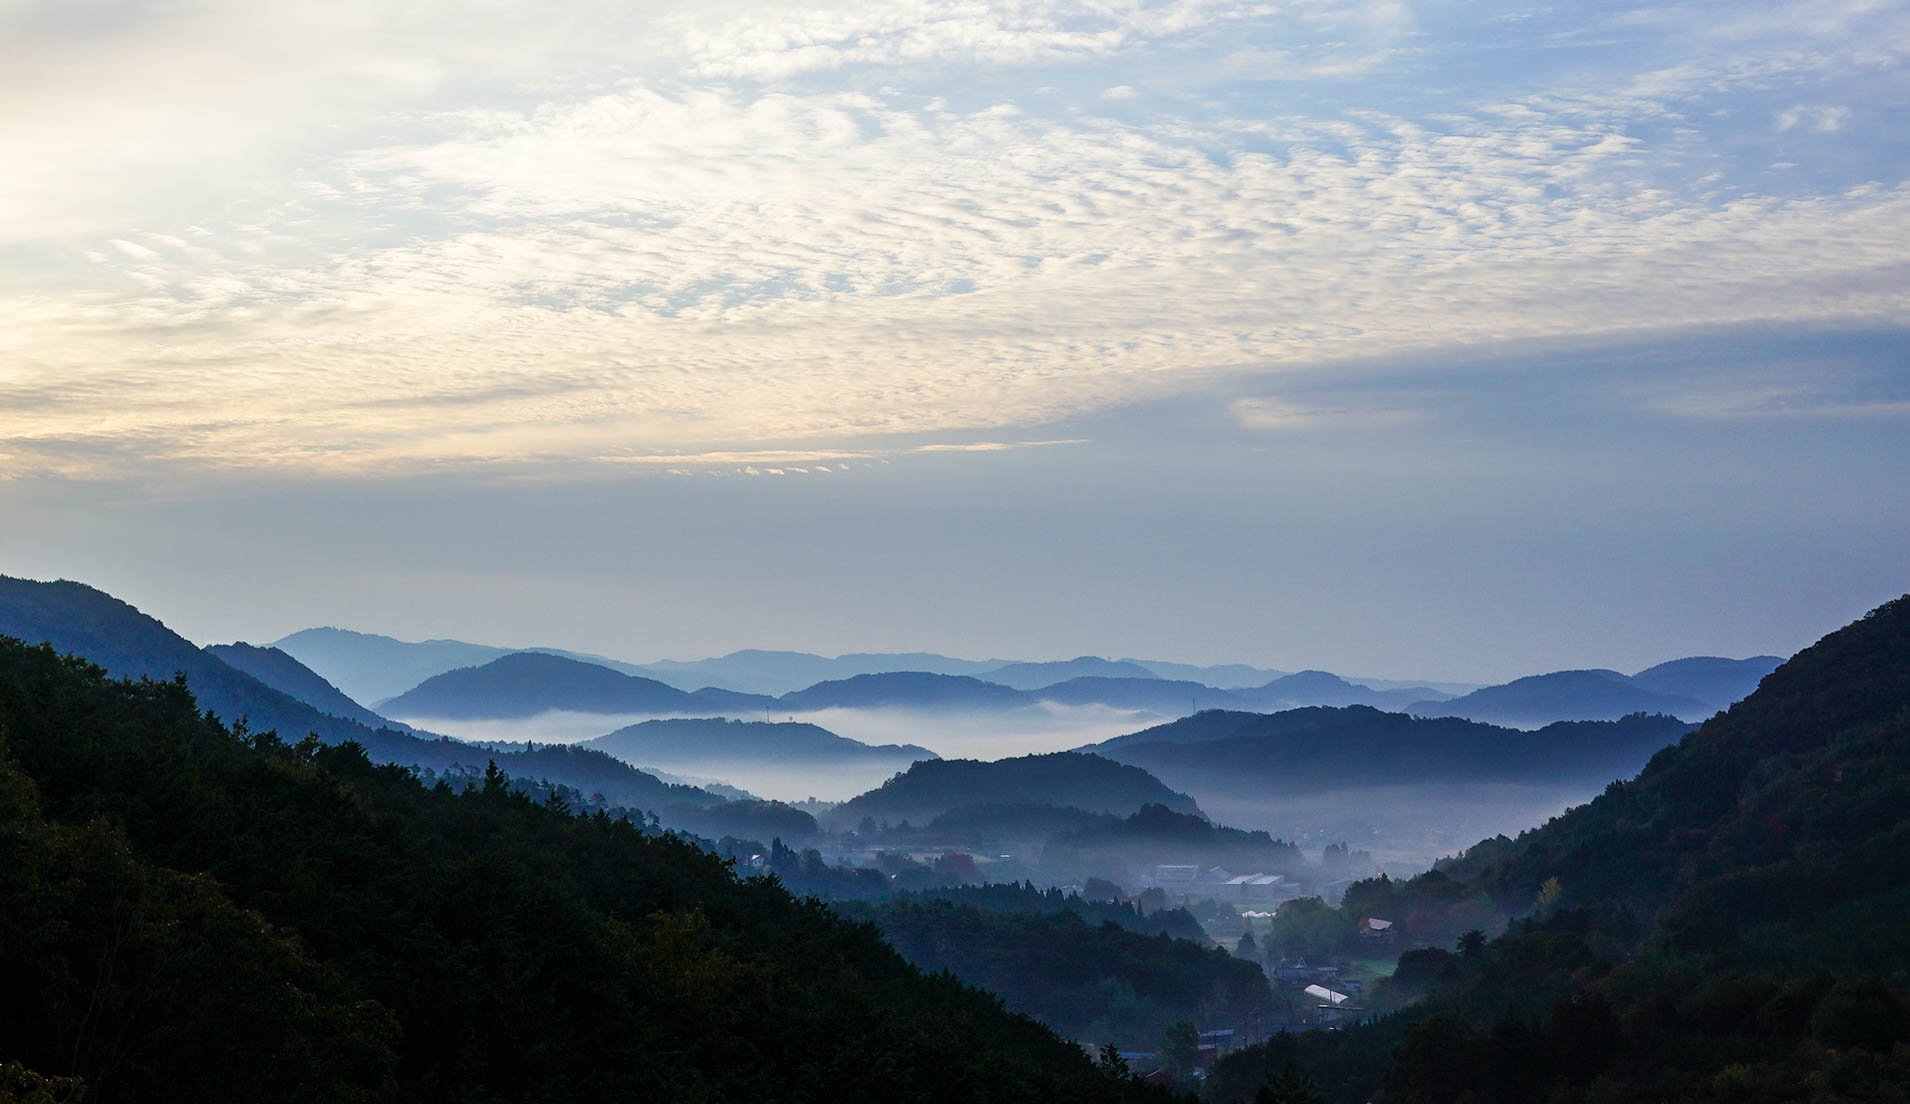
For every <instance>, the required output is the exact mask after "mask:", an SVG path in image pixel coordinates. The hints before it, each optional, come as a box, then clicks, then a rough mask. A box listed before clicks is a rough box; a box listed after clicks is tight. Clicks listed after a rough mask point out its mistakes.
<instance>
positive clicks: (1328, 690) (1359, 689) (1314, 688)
mask: <svg viewBox="0 0 1910 1104" xmlns="http://www.w3.org/2000/svg"><path fill="white" fill-rule="evenodd" d="M1445 696H1446V695H1444V694H1441V693H1440V692H1439V691H1437V690H1434V689H1432V688H1431V687H1426V686H1414V687H1407V688H1400V689H1393V690H1375V689H1373V688H1372V687H1370V686H1362V685H1360V684H1359V683H1355V682H1348V681H1346V680H1345V679H1343V678H1341V677H1340V676H1338V675H1336V674H1333V673H1332V672H1330V671H1300V672H1298V673H1296V674H1291V675H1284V676H1282V677H1280V678H1277V679H1274V680H1273V681H1271V682H1268V683H1265V684H1263V685H1260V686H1256V687H1254V688H1253V689H1251V690H1242V691H1238V692H1237V695H1236V700H1239V701H1241V702H1243V703H1248V704H1251V705H1252V706H1253V707H1255V708H1259V709H1290V708H1292V707H1294V706H1304V705H1370V706H1374V707H1377V708H1380V709H1404V708H1406V706H1408V705H1410V704H1413V703H1415V702H1419V701H1424V700H1428V699H1432V700H1437V699H1442V698H1444V697H1445Z"/></svg>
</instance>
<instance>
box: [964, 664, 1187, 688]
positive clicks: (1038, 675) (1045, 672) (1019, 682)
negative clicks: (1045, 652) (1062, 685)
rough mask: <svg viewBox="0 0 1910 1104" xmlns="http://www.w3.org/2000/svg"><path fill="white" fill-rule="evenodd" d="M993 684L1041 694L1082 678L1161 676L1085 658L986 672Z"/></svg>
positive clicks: (1013, 666)
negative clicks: (1041, 691) (1043, 691)
mask: <svg viewBox="0 0 1910 1104" xmlns="http://www.w3.org/2000/svg"><path fill="white" fill-rule="evenodd" d="M982 676H983V677H984V678H986V679H987V680H988V681H989V682H993V683H997V684H999V685H1001V686H1009V687H1013V688H1014V689H1016V690H1039V689H1041V688H1042V687H1044V686H1053V685H1054V684H1055V683H1057V682H1066V681H1068V680H1069V679H1078V678H1105V679H1156V678H1159V677H1160V676H1159V675H1157V674H1155V673H1154V672H1152V671H1150V670H1148V669H1147V668H1146V667H1143V666H1141V665H1140V664H1138V663H1128V662H1126V661H1116V660H1108V659H1102V658H1100V657H1098V656H1081V657H1080V658H1079V659H1061V660H1054V661H1051V662H1047V663H1008V664H1004V665H1002V666H1000V667H996V668H995V669H993V670H991V671H984V672H982Z"/></svg>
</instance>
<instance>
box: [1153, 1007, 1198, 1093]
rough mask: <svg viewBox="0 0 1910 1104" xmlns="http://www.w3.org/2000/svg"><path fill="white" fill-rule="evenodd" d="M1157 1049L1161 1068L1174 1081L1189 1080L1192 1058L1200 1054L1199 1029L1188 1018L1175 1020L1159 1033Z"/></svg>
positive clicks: (1192, 1065) (1191, 1071) (1192, 1063)
mask: <svg viewBox="0 0 1910 1104" xmlns="http://www.w3.org/2000/svg"><path fill="white" fill-rule="evenodd" d="M1157 1049H1158V1050H1159V1051H1160V1055H1161V1068H1162V1069H1164V1070H1166V1071H1167V1072H1168V1074H1169V1075H1171V1076H1172V1077H1173V1078H1174V1079H1175V1080H1176V1081H1186V1080H1189V1079H1190V1078H1192V1077H1193V1076H1194V1059H1195V1058H1197V1057H1199V1055H1200V1031H1199V1030H1198V1029H1197V1028H1195V1027H1194V1025H1193V1023H1191V1022H1190V1021H1188V1020H1175V1021H1174V1022H1173V1023H1171V1024H1168V1025H1167V1030H1166V1031H1164V1032H1162V1033H1161V1041H1160V1045H1159V1047H1158V1048H1157Z"/></svg>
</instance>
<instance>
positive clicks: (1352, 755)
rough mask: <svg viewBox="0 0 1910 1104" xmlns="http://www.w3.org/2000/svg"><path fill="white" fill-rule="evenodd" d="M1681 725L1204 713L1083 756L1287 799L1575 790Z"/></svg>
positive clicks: (1646, 751)
mask: <svg viewBox="0 0 1910 1104" xmlns="http://www.w3.org/2000/svg"><path fill="white" fill-rule="evenodd" d="M1690 728H1691V726H1690V725H1688V724H1686V723H1684V722H1682V721H1679V720H1677V719H1676V718H1674V717H1665V716H1647V715H1638V716H1632V717H1627V718H1624V719H1622V720H1619V721H1611V722H1588V721H1577V722H1559V723H1557V724H1552V725H1548V726H1547V727H1545V728H1542V729H1540V730H1538V731H1536V732H1526V731H1521V730H1519V729H1512V728H1502V727H1499V726H1496V725H1488V724H1483V723H1480V722H1478V721H1468V720H1464V719H1461V718H1457V717H1446V718H1437V719H1432V718H1424V717H1412V716H1408V715H1406V714H1404V713H1386V712H1382V711H1380V710H1377V709H1374V708H1372V707H1371V706H1364V705H1353V706H1346V707H1342V708H1334V707H1330V706H1313V707H1310V708H1306V709H1294V710H1288V711H1286V712H1282V713H1273V714H1259V713H1229V712H1226V711H1222V710H1214V711H1211V712H1207V713H1202V714H1199V715H1198V716H1195V717H1189V718H1185V719H1183V720H1180V721H1176V722H1173V723H1171V724H1166V725H1160V726H1157V727H1155V728H1151V729H1147V730H1145V731H1142V732H1137V733H1131V734H1129V735H1126V736H1117V737H1115V738H1114V739H1112V740H1108V741H1105V742H1103V743H1100V744H1095V745H1092V746H1091V747H1089V748H1086V749H1083V750H1086V751H1091V752H1093V753H1094V754H1097V755H1103V756H1106V757H1107V758H1110V759H1114V760H1116V761H1117V762H1122V763H1131V764H1134V765H1135V766H1139V767H1142V768H1144V769H1146V770H1148V771H1149V772H1151V773H1153V774H1155V775H1157V776H1159V777H1161V778H1162V779H1165V780H1167V781H1169V782H1170V783H1171V784H1173V785H1177V786H1186V787H1189V788H1191V789H1194V790H1204V789H1208V788H1217V789H1237V788H1242V787H1246V788H1251V789H1255V790H1258V791H1259V792H1262V793H1289V792H1296V791H1308V790H1315V789H1321V788H1332V789H1350V788H1358V787H1372V786H1385V785H1398V784H1404V783H1411V784H1415V785H1421V784H1426V783H1435V782H1457V783H1481V782H1506V781H1534V780H1537V781H1544V782H1546V783H1548V784H1558V783H1562V782H1570V781H1576V782H1579V783H1586V782H1589V783H1592V784H1597V783H1602V782H1603V781H1605V780H1608V779H1611V778H1614V777H1617V776H1620V775H1624V774H1630V773H1632V772H1633V771H1636V770H1637V769H1638V768H1639V767H1640V766H1642V765H1643V764H1644V763H1645V761H1646V760H1648V759H1650V758H1651V756H1652V755H1653V754H1654V753H1655V752H1657V751H1658V750H1659V749H1660V748H1663V747H1664V746H1666V745H1667V744H1670V743H1672V742H1674V741H1676V740H1677V739H1678V738H1679V737H1681V736H1683V735H1684V734H1685V733H1686V732H1688V731H1689V730H1690Z"/></svg>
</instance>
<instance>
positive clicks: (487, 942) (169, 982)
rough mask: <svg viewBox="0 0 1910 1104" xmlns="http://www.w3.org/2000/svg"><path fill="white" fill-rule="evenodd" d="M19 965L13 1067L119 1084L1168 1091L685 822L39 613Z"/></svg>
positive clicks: (1091, 1096)
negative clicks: (583, 793) (412, 755)
mask: <svg viewBox="0 0 1910 1104" xmlns="http://www.w3.org/2000/svg"><path fill="white" fill-rule="evenodd" d="M0 993H4V994H5V996H4V999H0V1071H4V1076H5V1077H6V1080H7V1081H8V1082H10V1083H13V1084H21V1083H26V1084H28V1085H29V1086H31V1084H32V1083H34V1082H36V1081H37V1080H39V1079H41V1078H55V1077H58V1078H65V1077H76V1078H79V1079H81V1080H82V1081H83V1082H84V1083H85V1088H86V1099H87V1100H89V1101H99V1102H102V1104H105V1102H114V1101H140V1102H163V1101H174V1100H177V1101H192V1102H194V1104H215V1102H222V1101H232V1102H247V1104H250V1102H253V1101H261V1100H271V1101H287V1102H307V1101H309V1102H320V1101H444V1102H451V1101H457V1102H467V1101H477V1102H502V1101H549V1102H559V1101H562V1102H570V1101H576V1100H593V1099H607V1100H671V1101H712V1102H716V1101H738V1102H741V1101H752V1102H753V1101H764V1100H787V1101H795V1100H817V1101H822V1100H827V1101H845V1102H848V1101H871V1102H876V1101H881V1102H889V1101H920V1102H930V1101H938V1102H939V1101H960V1100H998V1101H1009V1100H1056V1101H1090V1100H1112V1099H1120V1098H1121V1097H1122V1095H1123V1094H1130V1093H1139V1092H1141V1091H1142V1090H1141V1089H1139V1088H1138V1087H1134V1086H1126V1085H1117V1084H1116V1083H1115V1082H1113V1081H1111V1080H1109V1079H1106V1078H1104V1077H1103V1076H1102V1075H1101V1074H1100V1073H1099V1072H1098V1071H1097V1070H1096V1069H1095V1068H1094V1067H1093V1066H1092V1065H1091V1064H1090V1063H1089V1062H1088V1060H1087V1059H1086V1057H1085V1056H1084V1055H1083V1054H1082V1052H1081V1051H1080V1050H1079V1049H1077V1048H1075V1047H1073V1046H1071V1045H1069V1044H1067V1043H1065V1042H1063V1041H1062V1040H1060V1039H1059V1038H1057V1037H1055V1036H1054V1035H1053V1034H1052V1033H1050V1032H1049V1031H1048V1030H1047V1029H1045V1028H1043V1027H1040V1026H1039V1025H1037V1024H1035V1023H1033V1022H1032V1021H1029V1020H1026V1019H1022V1018H1020V1017H1016V1016H1011V1015H1008V1014H1006V1013H1004V1012H1003V1011H1002V1010H1001V1009H1000V1006H999V1004H998V1003H997V1002H996V1000H995V999H994V998H993V997H991V996H988V995H986V994H983V993H980V992H977V991H975V990H972V989H967V988H964V987H963V986H962V985H960V984H959V983H957V982H955V981H954V980H953V979H950V978H948V977H945V976H944V977H926V976H924V975H922V974H921V973H919V972H917V971H916V970H915V969H913V968H911V967H910V966H908V965H907V964H906V963H904V962H903V961H902V959H901V958H899V957H898V956H897V955H896V954H895V953H894V952H893V951H891V950H890V949H889V948H888V947H886V946H885V945H883V944H882V943H881V942H880V941H879V940H878V939H877V938H876V936H875V934H874V932H872V931H871V930H870V929H868V928H866V927H859V926H854V925H851V924H848V923H845V922H843V921H842V920H840V919H839V918H837V917H836V916H835V915H834V914H832V913H831V912H829V911H828V910H827V909H826V908H825V907H823V906H821V905H820V904H817V903H815V902H800V901H796V900H794V899H792V898H791V897H790V896H789V895H788V894H787V893H785V892H784V891H783V890H782V889H781V888H780V887H779V886H778V885H777V884H775V883H774V882H773V881H743V882H739V881H738V880H737V879H736V878H735V876H734V874H733V872H732V871H731V869H730V868H729V867H728V866H727V865H726V864H724V863H723V862H722V861H720V860H719V859H717V858H716V857H714V856H713V855H710V854H708V853H706V852H703V851H701V850H699V849H697V848H696V847H693V846H691V845H690V844H688V843H684V842H681V841H678V840H676V839H675V838H672V837H668V836H653V835H645V834H643V832H642V831H641V830H640V829H639V828H637V827H636V826H634V825H632V824H631V823H630V822H628V821H623V820H618V819H613V818H611V817H608V816H604V815H595V816H590V817H579V816H576V815H573V814H572V813H571V812H570V811H568V810H566V809H563V808H561V807H557V806H555V805H539V804H535V803H533V802H531V801H530V800H528V799H527V798H525V797H523V796H521V795H516V794H513V793H511V792H510V791H509V789H508V787H507V786H506V785H505V784H504V780H503V779H502V778H501V777H500V776H497V775H493V776H492V777H491V778H490V779H489V780H488V781H487V783H486V784H485V785H484V786H483V787H481V788H479V789H476V790H472V791H470V792H466V793H463V794H459V793H456V792H454V791H453V789H452V788H450V787H448V786H443V785H440V786H438V787H436V788H430V789H427V788H425V787H424V786H422V785H421V784H420V783H419V782H418V781H417V780H416V779H415V778H414V777H413V776H412V775H411V774H410V773H409V772H407V771H405V770H402V769H400V768H397V767H378V766H375V765H374V764H372V763H371V762H370V761H369V760H368V759H367V758H366V757H365V756H364V754H363V752H362V750H361V749H359V747H358V746H357V745H356V744H351V743H347V744H345V745H343V746H339V747H324V746H318V745H313V744H310V743H307V744H304V745H302V746H293V745H289V744H287V743H285V742H284V741H281V740H278V739H277V738H275V737H267V736H256V735H243V736H240V735H234V734H232V733H229V732H228V731H227V730H225V729H224V728H222V727H221V726H219V725H218V724H217V723H215V722H213V721H212V720H210V719H208V718H207V717H205V716H204V715H203V714H201V713H200V711H199V709H198V707H197V704H196V703H195V702H194V700H193V699H192V697H191V695H190V693H189V692H188V691H187V690H186V688H185V686H184V685H183V684H181V683H178V682H150V681H146V682H134V683H127V682H115V681H112V680H110V679H108V678H107V677H106V675H105V673H104V672H103V671H101V670H100V669H99V668H97V667H93V666H91V665H90V664H87V663H85V662H83V661H80V660H77V659H72V658H66V657H61V656H59V655H57V654H55V653H54V652H53V651H52V650H51V649H49V648H45V647H28V646H24V645H21V644H19V643H17V642H14V641H10V640H0Z"/></svg>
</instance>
